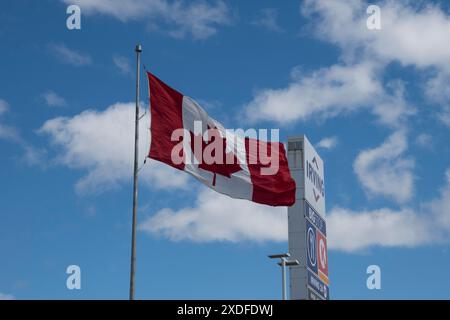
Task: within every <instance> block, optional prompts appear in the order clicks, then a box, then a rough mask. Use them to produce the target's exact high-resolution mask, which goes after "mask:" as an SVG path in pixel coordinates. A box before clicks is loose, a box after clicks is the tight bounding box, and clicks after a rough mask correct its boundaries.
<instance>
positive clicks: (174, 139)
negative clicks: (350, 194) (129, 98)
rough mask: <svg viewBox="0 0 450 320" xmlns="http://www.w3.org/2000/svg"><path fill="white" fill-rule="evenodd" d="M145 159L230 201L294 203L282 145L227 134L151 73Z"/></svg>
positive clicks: (228, 131) (283, 204)
mask: <svg viewBox="0 0 450 320" xmlns="http://www.w3.org/2000/svg"><path fill="white" fill-rule="evenodd" d="M147 75H148V80H149V86H150V105H151V136H152V139H151V146H150V154H149V157H150V158H152V159H155V160H158V161H161V162H164V163H166V164H168V165H170V166H172V167H174V168H177V169H179V170H182V171H185V172H188V173H189V174H191V175H193V176H194V177H195V178H197V179H198V180H200V181H201V182H202V183H203V184H205V185H206V186H208V187H209V188H211V189H214V190H216V191H217V192H220V193H223V194H226V195H228V196H230V197H233V198H241V199H248V200H251V201H254V202H257V203H262V204H267V205H271V206H291V205H293V204H294V202H295V189H296V186H295V181H294V180H293V179H292V177H291V174H290V171H289V167H288V163H287V159H286V152H285V150H284V146H283V144H282V143H280V142H265V141H262V140H258V139H254V138H249V137H245V136H242V135H238V134H234V133H233V132H231V131H230V130H226V129H225V128H224V127H223V126H222V125H221V124H220V123H219V122H218V121H216V120H214V119H213V118H211V117H209V116H208V114H207V113H206V112H205V111H204V110H203V109H202V108H201V107H200V106H199V105H198V103H197V102H195V101H194V100H193V99H191V98H190V97H188V96H185V95H183V94H181V93H180V92H178V91H176V90H174V89H172V88H171V87H169V86H168V85H167V84H165V83H164V82H162V81H161V80H159V79H158V78H157V77H155V76H154V75H152V74H151V73H147Z"/></svg>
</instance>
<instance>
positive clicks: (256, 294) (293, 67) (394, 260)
mask: <svg viewBox="0 0 450 320" xmlns="http://www.w3.org/2000/svg"><path fill="white" fill-rule="evenodd" d="M180 3H181V5H179V6H176V5H174V3H173V2H172V1H165V0H133V1H114V0H111V1H98V0H78V1H76V0H73V1H65V0H64V1H57V0H53V1H50V0H45V1H22V0H18V1H3V2H2V3H1V4H0V42H1V44H2V45H1V48H2V50H1V51H0V58H1V59H0V70H1V73H0V84H1V85H0V149H1V154H2V157H1V159H0V163H1V165H0V177H1V181H2V183H1V184H0V194H1V197H0V199H1V202H0V206H1V207H0V215H1V221H2V222H1V223H0V257H1V259H0V271H1V272H0V298H16V299H34V298H37V299H46V298H50V299H53V298H61V299H103V298H105V299H126V298H127V297H128V285H129V258H130V257H129V255H130V238H131V226H130V221H131V199H132V198H131V194H132V184H131V182H132V143H133V140H132V139H133V135H132V132H133V101H134V76H133V74H134V58H135V56H134V46H135V44H136V43H137V42H140V43H142V46H143V53H142V59H143V63H144V64H145V66H146V67H147V68H148V69H149V70H151V71H152V72H153V73H155V74H156V75H158V76H159V77H160V78H162V79H163V80H165V81H166V82H167V83H169V84H170V85H172V86H173V87H174V88H176V89H178V90H179V91H181V92H183V93H184V94H186V95H189V96H191V97H193V98H195V99H196V100H197V101H199V102H200V104H201V105H202V106H203V107H204V108H205V109H206V110H207V111H208V113H209V114H210V115H211V116H212V117H214V118H215V119H218V120H219V121H221V122H222V123H223V124H224V125H225V126H226V127H228V128H279V129H280V134H281V138H282V139H284V140H285V139H286V138H287V137H288V136H290V135H298V134H303V133H304V134H306V135H307V136H308V137H309V139H310V140H311V141H312V143H313V144H315V145H316V147H317V149H318V150H319V153H320V154H321V156H322V158H323V159H324V161H325V174H326V192H327V203H326V206H327V231H328V246H329V248H330V251H329V261H330V265H329V275H330V281H331V286H330V290H331V291H330V293H331V297H332V298H333V299H361V298H362V299H394V298H399V299H403V298H405V299H409V298H412V299H418V298H425V299H429V298H438V299H448V298H450V295H449V291H448V288H447V286H446V284H448V283H450V276H449V274H448V267H449V265H450V255H449V254H450V253H449V251H448V245H449V240H450V238H449V236H450V213H449V211H448V209H449V207H450V163H449V156H450V147H449V143H448V141H449V139H448V137H449V130H450V104H449V101H450V89H449V88H450V86H449V85H450V62H449V61H450V46H448V44H446V39H447V38H448V34H449V32H450V16H449V8H448V4H447V3H446V2H445V1H433V2H426V3H425V2H414V3H413V2H409V1H381V2H378V3H377V4H378V5H379V6H380V8H381V30H369V29H368V28H367V27H366V19H367V17H368V15H367V14H366V8H367V5H368V4H367V3H366V2H364V1H359V0H352V1H325V0H320V1H283V2H276V1H227V2H220V1H218V2H214V1H212V2H202V1H193V2H187V1H181V2H180ZM69 4H79V5H80V8H81V30H68V29H67V27H66V19H67V17H68V15H67V14H66V8H67V6H68V5H69ZM144 84H145V82H144ZM141 97H142V101H143V107H145V106H148V93H147V90H146V88H145V85H143V88H142V90H141ZM142 123H143V125H142V131H141V132H142V136H143V137H145V136H146V132H147V131H146V130H148V114H147V116H146V117H145V118H144V119H143V120H142ZM141 143H142V145H141V150H148V138H147V140H146V139H144V138H143V139H142V141H141ZM141 161H143V158H142V159H141ZM140 179H141V180H140V194H139V201H140V203H139V204H140V205H139V216H138V220H139V226H140V227H139V232H138V236H137V246H138V247H137V252H138V253H137V266H136V268H137V275H136V281H137V286H136V297H137V298H141V299H220V298H223V299H232V298H237V299H253V298H254V299H278V298H279V296H280V279H279V278H280V275H279V269H278V267H277V266H276V265H275V264H274V263H273V262H271V261H269V259H268V258H267V257H266V255H267V254H271V253H276V252H282V251H286V250H287V241H286V232H285V222H286V209H285V208H275V209H274V208H271V207H266V206H262V205H255V204H252V203H250V202H246V201H243V200H232V199H229V198H227V197H225V196H222V195H218V194H214V193H212V192H211V191H208V190H205V189H204V188H203V187H202V186H200V185H199V183H198V182H197V181H195V180H194V179H192V178H190V177H188V175H186V174H183V173H182V172H179V171H176V170H173V169H171V168H169V167H167V166H164V165H161V164H157V163H154V162H153V161H148V162H147V164H146V165H145V166H144V167H143V168H142V170H141V174H140ZM217 207H219V208H220V209H219V210H216V211H215V210H213V209H214V208H217ZM211 216H212V217H214V219H210V218H208V217H211ZM186 221H187V222H186ZM71 264H76V265H79V266H80V268H81V272H82V289H81V290H68V289H67V288H66V278H67V275H66V273H65V271H66V268H67V266H68V265H71ZM372 264H376V265H379V266H380V267H381V272H382V288H381V290H368V289H367V287H366V279H367V275H366V268H367V267H368V266H369V265H372Z"/></svg>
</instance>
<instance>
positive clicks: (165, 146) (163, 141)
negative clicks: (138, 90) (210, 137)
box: [147, 72, 184, 170]
mask: <svg viewBox="0 0 450 320" xmlns="http://www.w3.org/2000/svg"><path fill="white" fill-rule="evenodd" d="M147 76H148V82H149V86H150V105H151V108H150V109H151V134H152V143H151V147H150V154H149V157H150V158H152V159H155V160H158V161H161V162H164V163H166V164H168V165H170V166H172V167H174V168H177V169H180V170H183V169H184V163H181V164H174V163H173V162H172V158H171V153H172V149H173V148H174V147H175V146H176V145H177V144H178V143H179V142H178V141H171V137H172V133H173V131H174V130H176V129H182V128H183V109H182V107H183V95H182V94H181V93H179V92H178V91H176V90H174V89H172V88H171V87H169V86H168V85H167V84H165V83H164V82H162V81H161V80H159V79H158V78H157V77H155V76H154V75H152V74H151V73H150V72H147Z"/></svg>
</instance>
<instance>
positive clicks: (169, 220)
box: [139, 169, 450, 252]
mask: <svg viewBox="0 0 450 320" xmlns="http://www.w3.org/2000/svg"><path fill="white" fill-rule="evenodd" d="M449 207H450V169H449V170H447V172H446V179H445V184H444V187H443V188H442V189H441V190H440V192H439V195H438V196H436V197H435V198H434V199H432V200H431V201H428V202H424V203H421V204H419V205H418V206H417V207H416V208H412V207H406V208H403V209H399V210H393V209H389V208H380V209H375V210H365V209H363V210H351V209H346V208H341V207H335V208H333V209H332V210H331V211H330V213H329V214H328V215H327V232H328V234H327V237H328V241H327V242H328V247H329V248H330V249H331V250H339V251H346V252H360V251H362V250H367V249H369V248H371V247H379V246H385V247H417V246H421V245H427V244H433V243H448V242H449V241H450V213H449V212H448V208H449ZM139 229H140V230H141V231H144V232H146V233H149V234H152V235H154V236H159V237H164V238H168V239H170V240H172V241H193V242H212V241H228V242H239V241H252V242H257V243H260V242H265V241H276V242H282V241H287V210H286V208H283V207H278V208H277V207H269V206H262V205H257V204H254V203H252V202H249V201H246V200H236V199H231V198H229V197H227V196H224V195H222V194H219V193H216V192H213V191H211V190H208V189H205V188H203V190H202V191H201V192H200V193H199V194H198V197H197V200H196V202H195V204H194V205H193V206H190V207H186V208H182V209H180V210H172V209H170V208H164V209H162V210H160V211H158V212H156V213H155V214H154V215H152V216H150V217H148V218H147V219H145V220H144V221H143V222H142V223H141V224H140V226H139Z"/></svg>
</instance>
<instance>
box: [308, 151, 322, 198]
mask: <svg viewBox="0 0 450 320" xmlns="http://www.w3.org/2000/svg"><path fill="white" fill-rule="evenodd" d="M318 171H319V165H318V164H317V160H316V157H314V158H313V159H312V161H311V162H309V161H306V176H307V177H308V179H309V181H311V183H312V184H313V185H314V189H313V192H314V200H316V202H317V201H319V199H320V196H322V197H325V186H324V183H323V179H322V178H321V177H320V175H319V173H318ZM316 190H317V192H316Z"/></svg>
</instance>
